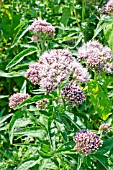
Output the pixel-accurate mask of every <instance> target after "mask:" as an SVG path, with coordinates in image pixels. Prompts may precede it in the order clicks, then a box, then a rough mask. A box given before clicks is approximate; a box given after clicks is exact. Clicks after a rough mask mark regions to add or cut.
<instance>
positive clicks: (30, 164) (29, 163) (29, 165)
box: [17, 158, 41, 170]
mask: <svg viewBox="0 0 113 170" xmlns="http://www.w3.org/2000/svg"><path fill="white" fill-rule="evenodd" d="M40 160H41V158H39V159H38V158H37V160H29V161H26V162H24V163H22V164H21V165H20V166H18V168H17V170H27V169H30V168H32V167H33V166H35V165H36V164H39V163H40Z"/></svg>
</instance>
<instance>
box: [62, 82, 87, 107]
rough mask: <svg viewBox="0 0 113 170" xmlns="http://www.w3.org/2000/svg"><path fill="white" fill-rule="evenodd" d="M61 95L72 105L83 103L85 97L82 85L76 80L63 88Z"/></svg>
mask: <svg viewBox="0 0 113 170" xmlns="http://www.w3.org/2000/svg"><path fill="white" fill-rule="evenodd" d="M61 95H62V97H63V98H64V99H65V100H66V101H68V103H69V104H71V105H75V104H82V102H83V101H84V98H85V95H84V92H83V91H82V90H81V88H80V86H79V85H77V84H75V83H74V82H71V83H69V84H67V85H66V86H65V87H64V88H62V91H61Z"/></svg>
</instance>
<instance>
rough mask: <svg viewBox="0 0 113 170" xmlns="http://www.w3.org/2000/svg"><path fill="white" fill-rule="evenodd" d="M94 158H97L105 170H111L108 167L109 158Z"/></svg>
mask: <svg viewBox="0 0 113 170" xmlns="http://www.w3.org/2000/svg"><path fill="white" fill-rule="evenodd" d="M93 157H94V158H96V159H97V160H98V161H99V162H100V163H101V164H102V166H103V168H104V169H105V170H109V166H108V161H107V157H106V156H104V155H101V154H97V153H96V154H95V155H93Z"/></svg>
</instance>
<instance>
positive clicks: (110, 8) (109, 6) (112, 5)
mask: <svg viewBox="0 0 113 170" xmlns="http://www.w3.org/2000/svg"><path fill="white" fill-rule="evenodd" d="M106 12H108V13H109V12H113V0H110V1H108V3H107V4H106Z"/></svg>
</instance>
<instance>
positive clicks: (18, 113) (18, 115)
mask: <svg viewBox="0 0 113 170" xmlns="http://www.w3.org/2000/svg"><path fill="white" fill-rule="evenodd" d="M23 114H24V112H23V111H21V110H18V111H17V112H15V114H14V115H13V117H12V119H11V121H10V123H9V138H10V143H11V144H12V141H13V130H14V127H15V123H16V120H17V119H19V118H20V117H22V115H23Z"/></svg>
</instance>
